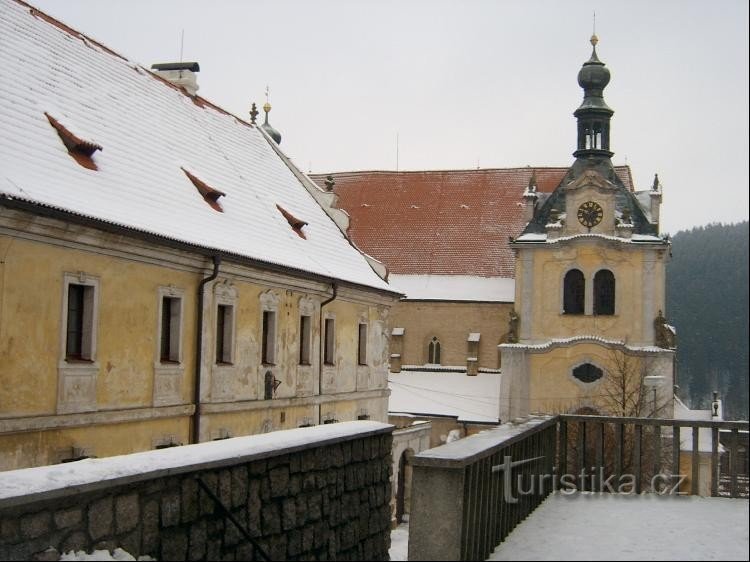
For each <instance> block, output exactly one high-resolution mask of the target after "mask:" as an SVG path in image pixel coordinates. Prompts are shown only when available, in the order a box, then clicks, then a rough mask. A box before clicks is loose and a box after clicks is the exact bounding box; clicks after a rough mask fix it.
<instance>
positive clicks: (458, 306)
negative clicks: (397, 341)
mask: <svg viewBox="0 0 750 562" xmlns="http://www.w3.org/2000/svg"><path fill="white" fill-rule="evenodd" d="M511 310H513V305H512V304H509V303H458V302H418V301H401V302H399V303H397V304H395V305H394V306H393V307H392V308H391V313H390V326H391V328H397V327H398V328H404V335H403V348H402V351H401V363H402V364H403V365H423V364H425V363H427V360H428V357H427V346H428V345H429V342H430V341H431V340H432V337H433V336H437V338H438V339H439V340H440V362H441V364H442V365H451V366H463V367H465V366H466V358H467V357H468V356H469V355H468V349H469V348H468V343H467V339H468V337H469V334H470V333H472V332H479V333H481V338H480V340H479V366H480V367H483V368H489V369H497V368H498V366H499V360H500V359H499V353H498V350H497V345H498V344H499V343H501V342H502V341H504V338H505V336H506V335H507V333H508V318H509V314H510V311H511Z"/></svg>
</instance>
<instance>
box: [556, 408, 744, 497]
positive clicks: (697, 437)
mask: <svg viewBox="0 0 750 562" xmlns="http://www.w3.org/2000/svg"><path fill="white" fill-rule="evenodd" d="M558 425H559V428H558V465H557V472H558V474H559V475H566V474H567V475H571V476H573V477H575V481H576V485H575V487H576V489H578V490H589V491H601V492H612V491H615V492H626V493H636V494H640V493H642V492H655V493H661V494H664V493H671V494H677V493H680V494H691V495H704V496H708V495H710V496H719V495H726V496H730V497H733V498H736V497H747V496H748V491H747V465H744V466H741V464H740V460H741V455H740V450H741V449H742V443H743V441H744V450H747V441H748V422H738V421H713V420H674V419H659V418H625V417H620V418H618V417H609V416H581V415H567V414H565V415H560V416H558ZM722 430H723V431H729V432H730V434H731V440H730V445H729V447H725V446H723V445H721V443H720V440H719V432H720V431H722ZM722 451H723V452H722ZM722 461H723V462H722ZM743 471H744V474H743ZM722 474H723V475H724V478H723V480H724V481H725V482H726V487H725V489H724V490H723V493H720V488H721V481H722V476H721V475H722ZM560 480H561V478H558V483H559V485H558V488H564V487H566V486H571V480H573V479H572V478H571V479H568V480H567V481H565V482H560Z"/></svg>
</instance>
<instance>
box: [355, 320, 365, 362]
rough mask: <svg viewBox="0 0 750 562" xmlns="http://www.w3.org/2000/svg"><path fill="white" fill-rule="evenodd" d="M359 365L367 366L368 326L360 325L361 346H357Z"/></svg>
mask: <svg viewBox="0 0 750 562" xmlns="http://www.w3.org/2000/svg"><path fill="white" fill-rule="evenodd" d="M357 363H358V364H360V365H367V324H360V325H359V345H358V346H357Z"/></svg>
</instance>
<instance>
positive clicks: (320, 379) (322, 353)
mask: <svg viewBox="0 0 750 562" xmlns="http://www.w3.org/2000/svg"><path fill="white" fill-rule="evenodd" d="M331 289H333V294H332V295H331V298H329V299H326V300H324V301H323V302H322V303H320V357H319V358H318V363H319V365H318V396H322V395H323V361H324V359H325V317H324V316H323V307H324V306H325V305H327V304H328V303H330V302H332V301H333V300H334V299H335V298H336V295H337V294H338V285H336V282H335V281H334V282H333V283H331ZM321 406H322V404H321V403H320V402H319V403H318V425H322V423H323V416H322V415H321V413H320V412H321Z"/></svg>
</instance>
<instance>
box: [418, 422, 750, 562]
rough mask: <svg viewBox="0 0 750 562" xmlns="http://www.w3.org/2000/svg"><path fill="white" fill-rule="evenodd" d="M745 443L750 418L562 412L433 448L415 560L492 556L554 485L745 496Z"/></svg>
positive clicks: (421, 497) (421, 486) (425, 458)
mask: <svg viewBox="0 0 750 562" xmlns="http://www.w3.org/2000/svg"><path fill="white" fill-rule="evenodd" d="M720 432H724V437H725V438H724V441H725V443H728V445H721V444H720V439H719V436H720ZM727 436H728V437H727ZM747 448H748V422H734V421H710V420H673V419H655V418H616V417H607V416H584V415H559V416H555V417H549V416H548V417H536V418H530V419H529V420H528V421H527V422H525V423H521V424H505V425H502V426H499V427H497V428H495V429H492V430H489V431H486V432H483V433H480V434H477V435H473V436H471V437H468V438H465V439H460V440H458V441H455V442H453V443H449V444H446V445H443V446H441V447H437V448H435V449H429V450H427V451H423V452H421V453H419V454H417V455H416V456H415V457H414V458H413V460H412V465H413V476H412V478H413V480H412V507H411V517H410V529H409V560H483V559H486V558H487V557H488V556H489V555H490V554H491V553H492V551H493V550H494V549H495V548H496V547H497V546H498V545H499V544H500V543H501V542H502V541H503V540H504V539H505V538H506V537H507V536H508V534H509V533H510V532H511V531H512V530H513V528H514V527H516V525H518V524H519V523H520V522H521V521H523V520H524V519H525V518H526V517H527V516H528V515H529V514H530V513H531V512H532V511H533V510H534V509H535V508H536V507H537V506H538V505H539V504H540V503H541V502H542V501H543V500H544V499H545V498H546V497H547V496H548V495H549V494H550V493H551V491H552V490H555V489H557V490H566V489H567V490H570V491H576V490H586V491H601V492H616V493H617V492H620V493H623V492H624V493H630V494H640V493H644V492H655V493H659V494H665V493H671V494H694V495H698V494H700V495H710V496H719V495H728V496H731V497H747V482H748V474H747V470H748V469H747V456H746V454H747ZM743 453H744V454H743ZM623 482H624V483H625V484H626V485H625V486H623Z"/></svg>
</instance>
